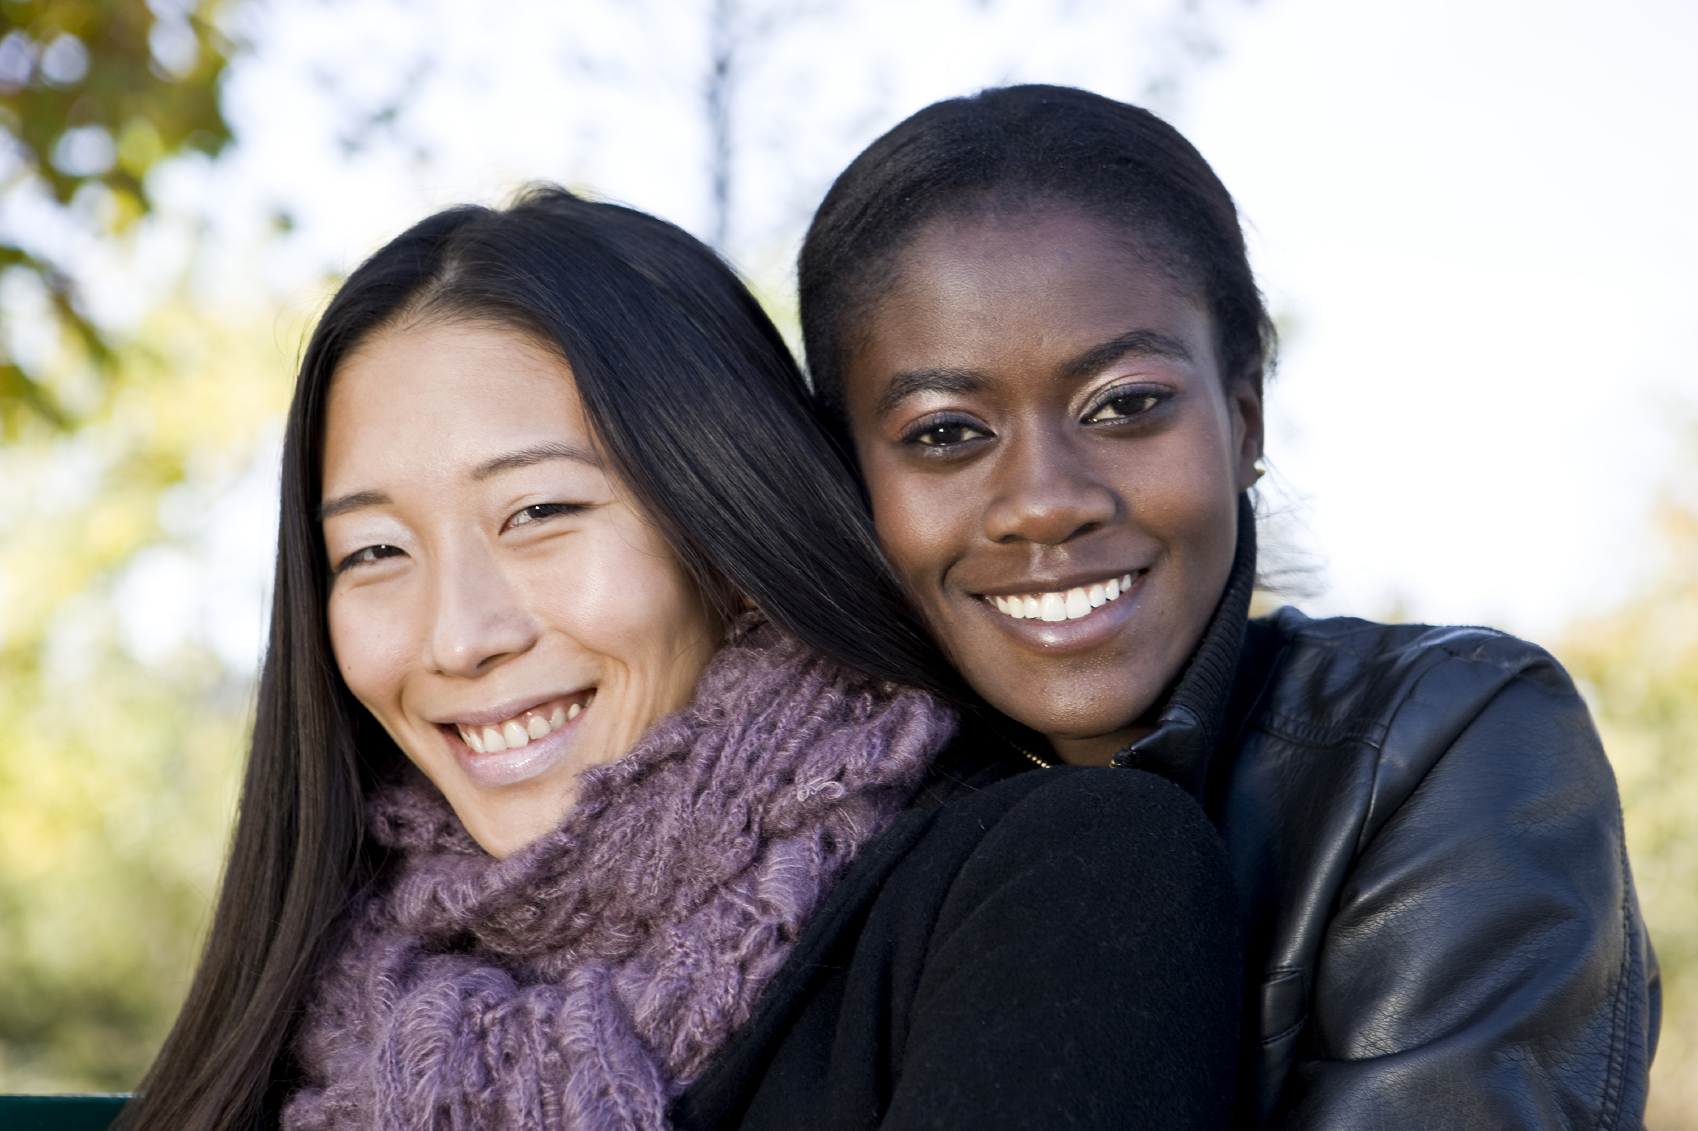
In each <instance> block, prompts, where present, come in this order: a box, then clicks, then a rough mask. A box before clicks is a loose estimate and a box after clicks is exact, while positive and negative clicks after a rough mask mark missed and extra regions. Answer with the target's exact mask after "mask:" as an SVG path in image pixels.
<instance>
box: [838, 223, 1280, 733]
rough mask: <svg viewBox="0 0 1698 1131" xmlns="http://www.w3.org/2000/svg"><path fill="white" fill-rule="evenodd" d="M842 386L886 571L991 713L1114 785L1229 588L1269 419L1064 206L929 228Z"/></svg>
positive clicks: (1206, 327)
mask: <svg viewBox="0 0 1698 1131" xmlns="http://www.w3.org/2000/svg"><path fill="white" fill-rule="evenodd" d="M850 329H851V330H852V334H851V336H850V339H849V340H850V341H851V342H852V343H853V345H852V349H851V352H850V354H849V357H848V359H847V365H846V370H845V375H844V380H845V399H846V402H847V408H848V413H849V420H850V425H851V428H852V430H853V433H854V437H855V444H856V448H857V451H858V453H859V456H860V462H861V467H862V469H863V470H864V472H865V475H866V479H867V485H868V487H869V490H870V492H871V496H872V503H873V511H874V517H875V519H876V521H877V524H878V531H879V536H880V538H881V539H882V541H883V543H884V546H885V549H886V551H887V552H888V554H889V555H890V558H891V560H892V561H893V563H894V564H895V566H896V569H897V571H898V573H899V574H900V575H901V576H902V578H903V580H904V582H905V583H906V585H907V586H908V588H909V590H910V591H911V592H912V593H913V594H914V596H915V597H916V599H917V600H918V602H919V604H920V606H921V608H922V609H923V611H924V613H925V615H926V618H927V620H928V621H929V623H930V624H931V627H932V629H933V631H934V632H935V633H936V635H937V637H938V639H939V641H940V643H942V645H943V646H944V648H945V650H946V651H947V652H948V653H949V655H950V657H951V659H952V660H953V661H954V662H955V664H956V666H957V667H959V668H960V670H961V672H962V674H963V675H964V676H966V678H967V680H968V681H969V682H970V683H971V684H972V685H973V687H974V688H975V689H976V690H977V691H978V692H979V693H980V694H981V695H983V696H984V697H985V698H986V699H987V700H988V701H989V702H990V703H991V704H992V705H993V706H995V707H996V708H998V709H999V710H1001V711H1002V712H1004V713H1005V714H1007V715H1009V716H1011V717H1013V718H1014V719H1016V720H1018V721H1019V722H1022V723H1024V724H1026V725H1027V726H1030V727H1032V728H1033V729H1035V730H1037V731H1040V732H1042V733H1043V734H1045V735H1047V736H1049V738H1050V741H1051V743H1052V744H1053V746H1054V748H1055V751H1056V753H1057V754H1058V755H1059V756H1060V757H1062V758H1063V759H1065V760H1067V761H1070V762H1084V763H1099V764H1102V763H1106V762H1107V761H1108V760H1109V758H1110V757H1111V756H1112V755H1113V754H1114V752H1115V751H1116V750H1119V749H1120V748H1121V747H1123V746H1125V745H1126V744H1127V743H1128V742H1130V741H1132V740H1133V739H1135V738H1137V737H1139V732H1138V731H1137V730H1136V729H1135V728H1134V726H1133V723H1134V720H1136V719H1137V718H1138V717H1139V716H1140V715H1142V714H1143V713H1144V712H1145V711H1146V710H1147V709H1148V708H1149V707H1150V706H1151V705H1152V704H1153V703H1154V702H1155V701H1156V699H1157V698H1158V697H1159V696H1160V695H1161V693H1162V691H1163V689H1164V688H1165V687H1166V686H1167V685H1168V683H1169V682H1170V681H1171V680H1172V679H1173V678H1174V677H1175V676H1176V675H1177V674H1178V672H1179V669H1180V667H1181V665H1182V664H1183V663H1184V661H1185V660H1186V659H1187V658H1188V656H1189V655H1190V653H1191V651H1192V650H1193V649H1194V648H1195V646H1196V644H1197V642H1198V640H1199V639H1200V638H1201V635H1202V632H1203V629H1204V628H1205V627H1206V625H1207V623H1208V620H1209V617H1210V615H1211V614H1212V613H1213V611H1214V608H1215V605H1216V603H1217V602H1218V600H1219V598H1220V594H1221V591H1222V589H1223V588H1224V587H1225V584H1226V579H1227V575H1228V573H1229V572H1230V571H1231V567H1232V557H1233V552H1234V549H1235V540H1236V537H1237V498H1238V495H1239V493H1240V492H1241V491H1243V490H1244V489H1245V488H1247V487H1249V486H1250V484H1251V483H1253V482H1254V481H1255V477H1256V472H1255V469H1254V464H1255V461H1256V459H1257V457H1258V456H1259V455H1260V453H1261V441H1262V436H1261V398H1260V394H1259V392H1258V391H1257V389H1256V387H1255V385H1254V384H1253V383H1252V382H1250V381H1248V380H1246V381H1243V382H1240V383H1237V384H1235V385H1234V386H1233V387H1231V388H1225V387H1223V385H1222V382H1221V377H1220V373H1219V370H1218V366H1217V363H1216V359H1215V351H1214V334H1213V326H1212V325H1211V322H1210V319H1209V317H1208V315H1207V314H1206V313H1205V312H1204V310H1203V308H1202V307H1201V306H1200V305H1199V304H1198V302H1197V300H1196V299H1195V298H1193V297H1192V295H1191V292H1190V291H1189V290H1188V289H1186V288H1183V287H1181V286H1178V285H1176V284H1175V283H1174V281H1173V280H1172V278H1171V277H1170V275H1169V274H1168V273H1166V272H1164V271H1163V270H1162V269H1161V268H1160V267H1158V266H1156V265H1155V262H1154V260H1152V259H1151V258H1149V257H1147V256H1145V255H1143V254H1141V252H1140V250H1139V248H1138V246H1137V243H1136V241H1135V239H1134V237H1132V236H1131V235H1129V234H1127V233H1126V232H1124V231H1122V230H1120V229H1118V228H1115V227H1112V226H1110V225H1107V224H1104V223H1102V222H1100V221H1098V220H1096V219H1094V218H1092V217H1090V216H1088V215H1086V214H1084V213H1082V212H1079V211H1077V210H1073V209H1071V208H1067V207H1062V206H1050V207H1035V208H1030V209H1027V210H1025V211H1021V212H1016V213H1012V214H1008V213H1001V214H988V213H987V214H971V215H965V216H959V217H955V218H946V219H943V220H939V221H936V222H934V223H932V224H930V225H929V226H927V227H925V228H923V229H922V230H921V232H920V234H919V236H918V237H917V238H916V239H915V240H914V241H913V242H912V243H911V244H910V245H909V247H908V248H907V249H906V250H905V251H904V252H903V254H902V256H901V257H900V259H899V261H898V263H897V264H896V272H895V278H894V285H893V286H892V287H891V288H890V290H889V291H888V292H887V293H886V294H885V295H883V296H882V297H881V298H880V299H879V301H878V302H877V303H876V304H875V305H874V306H873V308H872V309H871V311H870V312H869V313H868V314H867V315H866V316H865V317H864V318H862V319H861V320H860V321H859V322H858V323H857V324H855V325H854V326H852V327H851V328H850Z"/></svg>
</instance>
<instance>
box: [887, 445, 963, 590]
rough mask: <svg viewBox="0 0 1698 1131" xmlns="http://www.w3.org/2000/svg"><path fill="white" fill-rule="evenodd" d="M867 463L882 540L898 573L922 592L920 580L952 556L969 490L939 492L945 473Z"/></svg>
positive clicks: (959, 488) (911, 586)
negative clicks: (926, 473)
mask: <svg viewBox="0 0 1698 1131" xmlns="http://www.w3.org/2000/svg"><path fill="white" fill-rule="evenodd" d="M862 466H863V467H864V468H865V474H866V479H867V496H868V498H869V499H870V500H871V503H872V510H873V526H874V528H875V529H876V531H877V532H878V538H879V542H880V544H881V545H882V546H883V547H884V552H885V555H886V556H887V557H888V558H889V559H890V564H891V565H892V566H893V567H895V569H896V573H897V576H898V577H900V578H901V580H902V581H903V582H904V584H906V585H908V586H909V587H910V588H911V589H914V590H915V591H916V592H917V593H918V591H919V590H921V589H923V588H924V587H923V586H921V585H918V584H916V583H917V582H918V581H920V580H921V579H922V578H924V577H926V576H928V575H930V574H932V573H935V572H936V570H937V569H938V568H939V567H940V566H941V565H942V563H943V562H944V561H945V560H946V559H947V556H948V547H949V545H950V543H951V541H952V540H953V537H954V528H955V527H956V525H957V522H956V521H955V520H956V519H957V518H958V517H959V512H960V510H961V507H962V504H963V502H964V501H965V496H966V493H965V492H964V491H963V490H962V488H961V485H960V484H955V489H954V490H940V489H939V488H940V487H941V486H944V485H945V483H944V480H943V478H942V477H935V478H934V477H929V476H924V475H915V474H913V473H912V472H911V471H908V470H906V469H903V468H898V467H895V466H892V465H891V464H890V463H885V462H882V461H879V460H878V458H877V457H874V459H873V460H872V461H870V462H869V461H863V465H862ZM922 600H923V595H922Z"/></svg>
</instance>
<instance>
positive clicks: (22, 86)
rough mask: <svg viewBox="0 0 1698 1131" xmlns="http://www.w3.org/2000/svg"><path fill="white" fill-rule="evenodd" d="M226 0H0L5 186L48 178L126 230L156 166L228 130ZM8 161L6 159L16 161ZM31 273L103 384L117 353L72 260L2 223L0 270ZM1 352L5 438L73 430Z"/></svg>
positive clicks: (102, 221) (47, 393)
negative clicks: (42, 427)
mask: <svg viewBox="0 0 1698 1131" xmlns="http://www.w3.org/2000/svg"><path fill="white" fill-rule="evenodd" d="M222 2H223V0H152V2H151V3H149V2H148V0H0V131H4V135H5V142H6V149H7V150H8V151H9V153H8V157H9V159H8V160H5V161H4V163H3V165H0V194H4V195H6V196H12V195H15V194H16V193H18V192H20V191H29V190H32V189H39V188H45V189H46V191H47V192H48V193H49V194H50V195H51V198H52V199H53V200H54V201H56V202H57V203H58V204H59V205H61V206H64V205H69V204H70V203H71V202H72V201H73V200H75V199H76V198H78V197H79V196H80V195H81V196H90V195H98V196H101V197H102V198H103V200H102V201H101V205H102V206H101V207H98V208H88V209H84V210H82V213H83V214H84V215H86V216H90V217H96V218H97V222H98V223H99V225H100V226H102V227H103V228H104V229H105V230H104V231H102V232H100V233H98V234H100V235H118V234H122V233H123V232H124V231H125V230H127V229H128V228H129V227H130V226H131V225H132V224H133V223H134V222H135V221H136V220H137V219H138V218H140V217H141V216H142V215H144V214H145V213H146V212H147V211H148V210H149V209H150V208H151V207H152V205H153V202H152V200H151V199H150V197H149V195H148V190H147V173H148V171H149V170H150V169H152V168H153V167H154V166H155V165H156V164H158V163H159V162H160V161H161V160H164V159H166V158H168V157H171V156H173V155H177V154H181V153H184V152H187V151H198V152H201V153H207V154H215V153H217V152H218V151H219V150H220V149H222V148H223V146H224V144H225V143H226V142H227V141H229V139H230V129H229V126H228V125H227V124H226V123H225V121H224V116H223V114H222V112H221V111H220V109H219V105H218V80H219V77H220V76H221V75H222V74H223V72H224V68H225V65H226V63H227V62H228V60H229V58H230V56H231V54H232V52H233V48H232V45H231V44H230V43H229V41H228V40H226V39H225V38H224V36H223V35H222V34H221V33H220V32H219V31H218V29H217V27H216V26H215V25H214V23H213V17H214V16H215V14H216V11H217V9H218V7H219V6H220V4H221V3H222ZM8 166H9V167H8ZM4 270H20V271H25V272H28V273H30V274H31V275H33V276H35V277H36V279H37V280H39V281H40V283H41V284H42V286H43V288H44V290H45V292H46V293H47V295H48V296H49V298H50V299H51V301H52V305H53V309H54V312H55V314H56V315H57V317H58V319H59V321H60V326H61V329H62V330H63V331H64V332H65V334H66V336H67V337H69V338H70V339H71V340H72V342H73V343H74V344H75V346H76V347H77V348H78V350H79V352H81V353H83V354H84V355H85V356H86V357H87V359H88V360H89V361H91V362H92V363H93V365H94V369H95V372H96V375H97V376H99V377H104V378H106V379H107V380H108V381H110V380H111V379H112V378H114V377H115V375H116V370H115V369H114V364H115V362H114V359H113V357H112V354H111V350H110V348H109V346H108V343H107V342H106V340H105V338H104V337H103V335H102V334H101V332H100V328H99V327H98V326H96V325H94V324H93V323H92V322H91V321H90V320H89V318H88V316H87V314H86V312H85V311H84V310H83V309H82V307H81V305H80V304H79V302H78V301H77V286H76V279H75V277H74V267H73V265H70V264H67V263H63V262H56V261H54V258H53V256H52V253H51V252H50V251H46V250H44V249H43V248H41V247H39V246H30V241H29V239H28V238H27V236H26V234H24V233H20V232H17V231H15V230H12V229H11V228H10V227H7V228H5V229H0V271H4ZM39 376H40V375H39V374H31V373H27V372H25V371H24V369H23V367H21V366H20V365H18V364H17V362H16V361H15V359H13V358H10V357H3V356H0V435H3V436H5V437H8V438H10V437H15V436H16V435H17V434H18V430H19V428H20V426H21V425H22V424H23V423H24V422H25V421H26V420H32V419H33V420H38V421H44V422H46V423H48V424H50V425H52V426H54V427H56V428H60V429H65V428H69V427H71V426H72V425H73V424H74V423H75V417H76V416H77V415H78V414H77V413H76V412H74V411H72V409H71V408H70V406H68V405H67V404H66V403H65V402H64V401H63V399H62V398H60V397H58V396H56V395H55V394H54V392H53V391H52V390H51V389H48V388H46V387H44V386H43V385H42V384H41V383H40V382H39V380H38V378H39Z"/></svg>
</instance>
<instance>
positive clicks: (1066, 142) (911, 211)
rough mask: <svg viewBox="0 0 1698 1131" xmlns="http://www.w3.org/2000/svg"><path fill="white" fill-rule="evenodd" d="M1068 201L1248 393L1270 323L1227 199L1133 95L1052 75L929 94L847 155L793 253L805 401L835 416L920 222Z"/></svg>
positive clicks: (1265, 352)
mask: <svg viewBox="0 0 1698 1131" xmlns="http://www.w3.org/2000/svg"><path fill="white" fill-rule="evenodd" d="M1045 203H1062V204H1070V205H1073V206H1075V207H1079V208H1082V209H1084V210H1086V211H1087V212H1090V213H1091V214H1093V215H1095V216H1097V217H1099V218H1101V219H1103V220H1106V221H1108V222H1109V223H1111V224H1115V225H1118V226H1120V227H1122V228H1123V229H1125V230H1126V231H1127V232H1128V233H1129V234H1131V235H1132V236H1133V237H1134V238H1136V239H1137V240H1138V242H1139V244H1140V245H1141V246H1142V247H1143V248H1144V249H1146V250H1147V251H1148V252H1149V253H1151V254H1152V255H1153V256H1154V257H1155V259H1156V261H1157V262H1158V263H1160V264H1161V265H1162V266H1164V267H1165V268H1166V269H1167V270H1168V271H1169V272H1170V273H1171V274H1173V275H1174V277H1175V278H1176V280H1177V281H1178V282H1179V283H1180V284H1181V285H1182V286H1186V287H1190V288H1193V289H1194V290H1195V291H1196V293H1197V294H1198V297H1200V298H1201V299H1202V300H1203V302H1204V305H1205V309H1207V311H1208V313H1209V315H1210V318H1211V320H1212V322H1213V324H1214V332H1215V348H1216V352H1217V354H1218V360H1219V363H1220V372H1221V378H1222V379H1223V380H1224V381H1227V382H1234V381H1238V380H1250V381H1253V382H1255V383H1256V385H1257V387H1258V388H1260V384H1261V380H1262V375H1263V372H1264V370H1266V369H1267V368H1268V367H1269V366H1270V365H1271V364H1272V359H1273V351H1274V347H1275V340H1276V339H1275V334H1274V327H1273V321H1272V319H1270V318H1269V317H1268V312H1267V309H1266V307H1265V306H1264V305H1263V303H1262V296H1261V292H1260V291H1258V290H1257V289H1256V280H1255V277H1254V275H1253V274H1252V273H1251V270H1250V260H1249V257H1248V256H1247V255H1246V254H1245V248H1244V234H1243V231H1242V230H1241V229H1240V228H1239V225H1238V210H1237V208H1236V207H1235V206H1234V205H1233V202H1232V195H1231V194H1230V193H1228V192H1227V191H1226V186H1225V185H1223V184H1221V182H1220V178H1219V177H1217V176H1215V172H1214V170H1213V169H1211V168H1210V167H1209V163H1208V162H1207V161H1205V160H1203V155H1202V154H1200V153H1198V152H1197V150H1196V148H1195V147H1194V146H1193V145H1192V144H1191V143H1190V142H1188V141H1186V140H1185V138H1184V137H1183V136H1181V135H1180V133H1179V131H1178V130H1176V129H1174V128H1173V127H1172V126H1170V125H1168V124H1167V123H1166V122H1164V121H1162V120H1161V119H1160V118H1158V117H1156V116H1155V115H1154V114H1152V113H1150V112H1149V111H1148V110H1144V109H1141V108H1139V107H1137V106H1128V105H1127V104H1126V103H1124V102H1116V101H1114V100H1113V99H1111V98H1104V97H1103V96H1102V95H1100V94H1092V93H1090V92H1089V91H1085V90H1078V89H1075V88H1073V87H1065V86H1039V85H1030V86H1009V87H998V88H995V89H991V90H986V91H983V92H981V93H980V94H977V95H974V96H973V97H971V98H951V99H947V100H945V101H943V102H935V103H933V104H932V105H930V106H927V107H926V108H925V109H924V110H921V111H919V112H918V113H916V114H914V115H913V116H911V117H909V118H908V119H906V120H905V121H903V122H901V123H900V124H898V125H897V126H896V127H895V128H893V129H892V130H891V131H890V132H889V133H887V134H885V135H884V136H883V137H880V138H879V139H878V140H877V141H875V142H873V143H872V144H871V145H869V146H867V148H866V149H865V150H864V151H862V153H861V155H860V156H858V157H856V158H855V160H854V161H852V162H851V163H850V164H849V167H848V168H847V169H845V170H844V171H843V172H842V174H841V175H839V176H838V178H837V180H836V182H835V183H834V184H833V185H832V186H831V190H830V191H829V192H828V193H826V196H825V200H824V201H823V202H822V203H821V204H820V207H819V211H818V212H817V213H815V215H814V219H813V222H812V224H810V225H809V227H808V234H807V238H806V239H805V240H804V241H803V243H802V253H801V258H800V260H799V263H798V270H797V274H798V282H799V285H800V289H801V306H802V335H803V339H804V342H805V344H806V347H807V352H808V369H809V373H810V375H811V376H812V378H813V382H814V388H815V391H816V393H817V394H818V396H819V398H820V401H821V403H822V404H823V405H824V407H825V408H826V410H827V411H828V412H830V413H831V414H832V415H833V416H834V417H835V416H838V415H840V414H841V412H842V407H843V406H842V399H843V364H844V361H845V359H846V356H847V352H848V350H849V349H850V348H851V347H852V343H853V341H854V336H855V331H856V327H857V326H858V325H859V324H860V323H861V320H862V319H864V318H865V317H867V316H868V314H869V313H870V311H871V308H872V307H873V306H874V305H875V304H876V303H877V301H878V300H879V299H880V298H881V297H882V296H883V295H884V293H885V292H886V290H887V289H888V288H889V287H890V286H891V285H892V283H893V282H894V281H895V278H896V275H897V273H898V272H899V271H900V268H901V255H902V252H903V250H904V249H905V248H906V247H907V245H908V243H909V242H911V241H912V240H913V238H914V236H916V235H917V234H918V233H919V230H920V229H921V228H922V227H923V226H925V225H926V224H927V223H929V222H930V221H932V220H934V219H938V218H940V217H943V216H947V215H952V214H957V213H961V212H967V211H971V210H973V209H977V208H986V207H991V208H995V209H998V210H1001V211H1008V210H1013V209H1017V208H1020V207H1023V206H1032V205H1041V204H1045Z"/></svg>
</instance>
